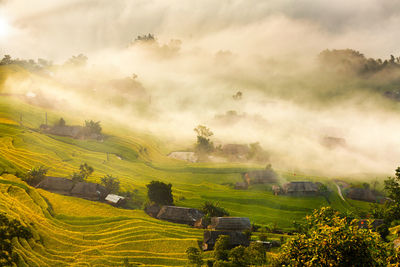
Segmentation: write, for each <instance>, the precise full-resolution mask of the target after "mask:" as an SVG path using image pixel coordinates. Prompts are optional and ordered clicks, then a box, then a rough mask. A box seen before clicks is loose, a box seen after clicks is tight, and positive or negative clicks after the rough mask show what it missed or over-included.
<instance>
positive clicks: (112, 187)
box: [101, 174, 119, 194]
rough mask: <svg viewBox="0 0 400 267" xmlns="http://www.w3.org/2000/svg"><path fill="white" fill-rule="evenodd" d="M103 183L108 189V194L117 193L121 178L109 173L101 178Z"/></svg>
mask: <svg viewBox="0 0 400 267" xmlns="http://www.w3.org/2000/svg"><path fill="white" fill-rule="evenodd" d="M101 184H102V185H104V187H105V188H106V189H107V193H108V194H116V193H118V191H119V179H118V178H116V177H113V176H111V175H109V174H107V175H105V176H104V177H103V178H101Z"/></svg>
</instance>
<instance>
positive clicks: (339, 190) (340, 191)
mask: <svg viewBox="0 0 400 267" xmlns="http://www.w3.org/2000/svg"><path fill="white" fill-rule="evenodd" d="M335 185H336V187H337V190H338V193H339V196H340V198H341V199H342V200H343V201H346V200H345V199H344V197H343V195H342V189H340V186H339V185H338V184H337V183H335Z"/></svg>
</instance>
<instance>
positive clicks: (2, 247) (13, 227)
mask: <svg viewBox="0 0 400 267" xmlns="http://www.w3.org/2000/svg"><path fill="white" fill-rule="evenodd" d="M14 237H20V238H25V239H29V238H31V237H32V233H31V231H30V230H29V228H27V227H25V226H23V225H21V223H20V222H19V221H17V220H15V219H14V220H9V219H8V218H7V216H6V215H5V214H2V213H0V265H1V266H5V265H12V263H13V262H14V261H15V260H14V259H13V257H12V254H13V245H12V239H13V238H14Z"/></svg>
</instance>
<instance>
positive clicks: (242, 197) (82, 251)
mask: <svg viewBox="0 0 400 267" xmlns="http://www.w3.org/2000/svg"><path fill="white" fill-rule="evenodd" d="M45 112H46V110H43V109H41V108H38V107H35V106H31V105H28V104H26V103H24V102H23V101H20V100H17V99H15V98H13V97H10V96H4V97H2V98H1V101H0V170H1V173H4V174H3V176H2V177H1V180H0V189H1V191H0V192H1V194H0V207H1V211H2V212H5V213H6V214H7V215H9V216H11V217H13V218H17V219H18V220H20V221H21V222H23V223H24V224H26V225H30V226H31V228H32V229H33V230H34V237H33V238H32V239H30V240H25V239H21V238H19V239H16V240H14V242H15V244H14V245H15V246H16V247H17V250H18V253H19V255H21V258H20V262H21V263H25V265H26V266H92V265H93V266H107V265H119V264H122V262H123V261H124V260H125V259H128V260H129V262H130V263H137V264H144V265H154V266H155V265H157V266H163V265H170V266H176V265H185V264H187V259H186V254H185V250H186V249H187V248H188V247H190V246H197V244H198V242H201V240H202V230H200V229H194V228H191V227H189V226H185V225H180V224H173V223H169V222H165V221H160V220H156V219H154V218H152V217H150V216H148V215H147V214H145V213H144V212H143V211H142V210H141V209H138V210H125V209H120V208H114V207H112V206H110V205H107V204H104V203H99V202H92V201H87V200H84V199H80V198H74V197H68V196H62V195H58V194H54V193H50V192H48V191H45V190H41V189H34V188H32V187H30V186H28V185H27V184H26V183H25V182H23V181H21V179H19V178H18V177H16V176H18V175H19V174H22V173H26V172H27V171H28V170H30V169H31V168H32V167H34V166H39V165H43V166H46V167H49V168H50V169H49V175H51V176H59V177H67V176H68V175H70V174H71V173H72V172H73V171H76V170H77V169H78V166H79V164H80V163H82V162H87V163H88V164H90V165H91V166H93V167H94V169H95V172H94V173H93V175H92V176H91V177H90V178H89V180H90V181H93V182H99V179H100V177H101V176H104V175H105V174H110V173H112V174H113V175H115V176H117V177H118V178H119V179H120V181H121V187H122V190H134V189H137V190H138V196H141V197H143V198H144V197H145V194H146V187H145V185H146V184H147V183H149V182H150V181H152V180H160V181H164V182H168V183H172V185H173V195H174V201H175V204H176V205H178V206H186V207H194V208H200V206H201V205H202V203H204V201H206V200H209V201H213V202H218V203H220V205H221V206H222V207H224V208H225V209H227V210H229V211H230V213H231V215H232V216H238V217H241V216H243V217H249V218H250V220H251V222H252V223H255V224H258V225H270V224H275V225H276V226H277V227H279V228H281V229H286V230H288V229H291V228H292V223H293V221H294V220H299V219H301V218H303V217H304V216H305V215H306V214H309V213H311V212H312V210H314V209H316V208H318V207H321V206H327V205H330V206H332V207H334V208H336V209H338V210H340V211H346V210H354V209H355V208H357V209H359V208H362V207H363V205H364V206H365V208H367V205H365V204H364V203H362V202H359V201H354V200H352V201H351V202H350V201H343V200H342V199H341V198H340V197H339V195H338V193H337V188H336V186H335V184H334V183H333V182H330V181H329V180H328V179H326V178H321V177H309V176H302V175H300V174H296V177H294V176H292V175H291V174H289V173H285V172H280V176H281V177H284V178H285V179H287V180H291V179H297V180H298V179H307V180H315V179H317V178H318V179H319V180H321V179H322V180H323V181H325V183H326V184H327V185H328V188H329V189H330V190H331V191H332V193H331V194H330V196H329V199H328V200H327V199H326V198H324V197H322V196H315V197H291V196H284V195H278V196H275V195H274V194H273V192H272V190H271V189H270V186H266V185H254V186H252V187H250V188H249V190H235V189H233V186H232V184H234V183H235V182H238V181H241V173H242V172H243V171H245V170H248V169H261V168H263V166H256V165H247V164H233V163H224V164H216V163H186V162H183V161H178V160H174V159H170V158H168V157H166V156H165V155H166V154H167V153H166V151H165V149H164V150H163V148H162V146H161V145H160V144H159V142H158V141H157V140H156V139H152V138H151V136H148V135H142V134H135V133H133V132H129V131H128V130H125V129H123V128H122V127H120V128H118V127H111V126H110V127H107V125H104V128H105V134H106V137H105V140H104V141H103V142H99V141H95V140H85V141H84V140H75V139H71V138H68V137H60V136H54V135H47V134H43V133H40V132H39V131H38V130H37V129H38V127H39V125H40V124H41V123H43V121H44V114H45ZM47 112H48V117H49V120H50V121H51V120H55V119H56V118H57V117H59V115H60V114H57V113H52V112H51V111H49V110H47ZM21 118H22V122H20V119H21ZM72 120H73V118H72ZM144 148H146V149H144ZM5 173H9V174H5ZM328 201H329V203H328ZM139 208H140V207H139Z"/></svg>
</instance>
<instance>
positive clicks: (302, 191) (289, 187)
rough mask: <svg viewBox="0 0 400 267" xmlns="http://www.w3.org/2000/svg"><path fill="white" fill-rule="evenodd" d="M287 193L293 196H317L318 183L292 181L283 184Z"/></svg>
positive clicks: (283, 188)
mask: <svg viewBox="0 0 400 267" xmlns="http://www.w3.org/2000/svg"><path fill="white" fill-rule="evenodd" d="M282 190H283V192H284V193H285V194H287V195H291V196H316V195H318V194H319V189H318V185H317V184H316V183H313V182H304V181H297V182H290V183H286V184H284V185H283V186H282Z"/></svg>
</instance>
